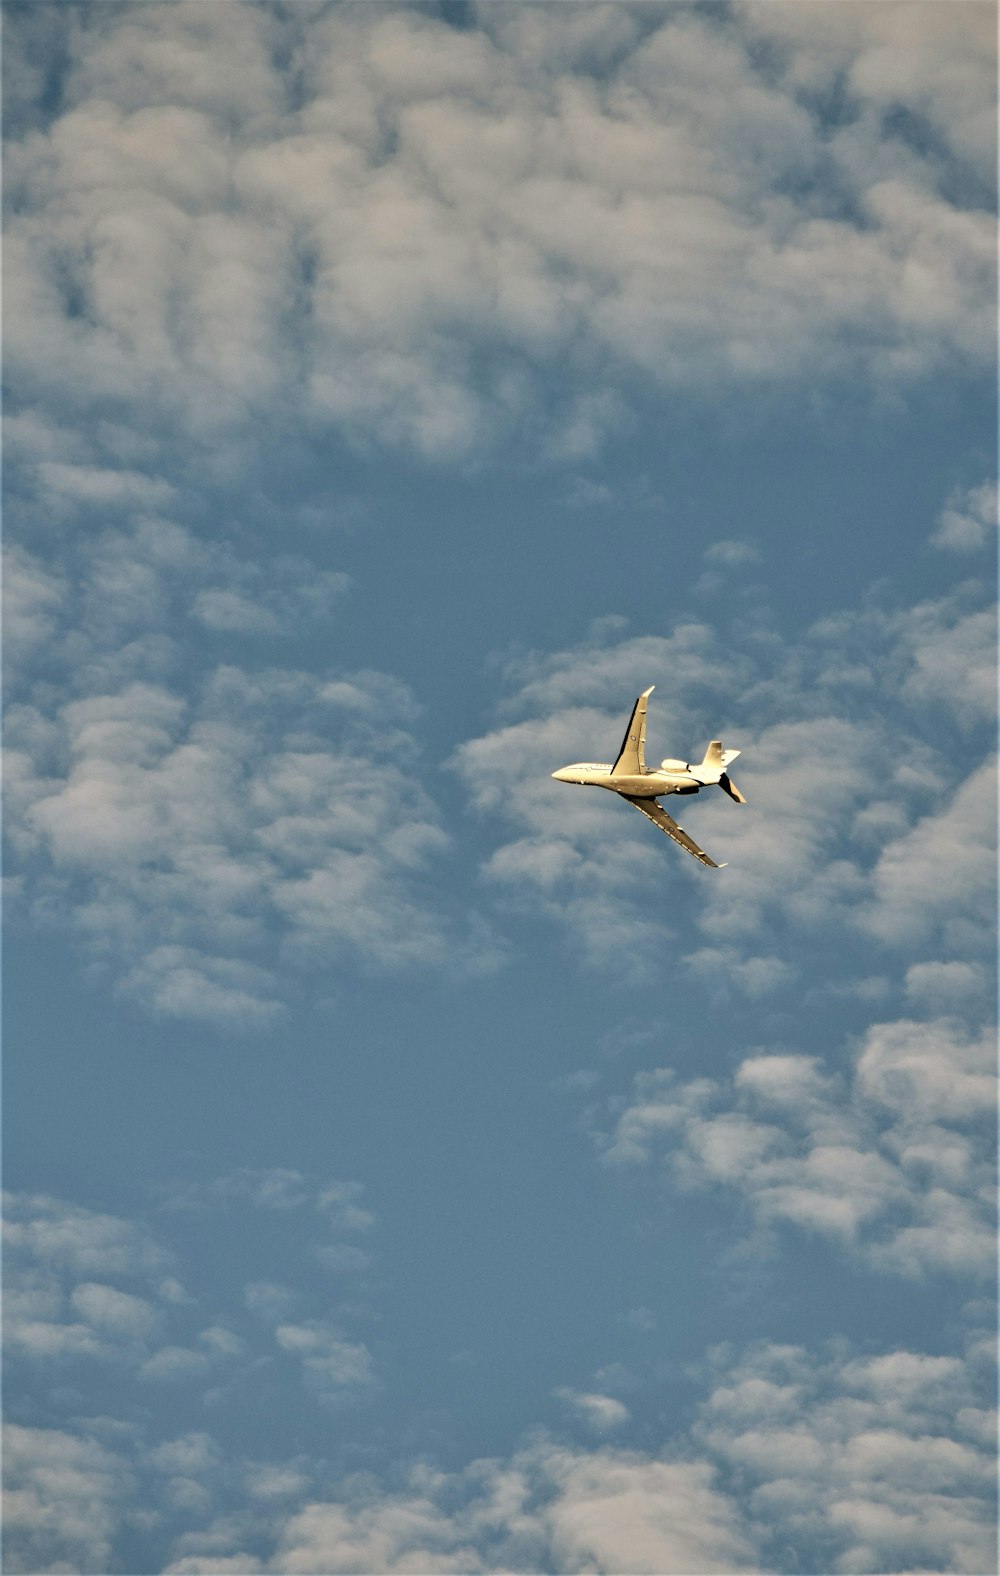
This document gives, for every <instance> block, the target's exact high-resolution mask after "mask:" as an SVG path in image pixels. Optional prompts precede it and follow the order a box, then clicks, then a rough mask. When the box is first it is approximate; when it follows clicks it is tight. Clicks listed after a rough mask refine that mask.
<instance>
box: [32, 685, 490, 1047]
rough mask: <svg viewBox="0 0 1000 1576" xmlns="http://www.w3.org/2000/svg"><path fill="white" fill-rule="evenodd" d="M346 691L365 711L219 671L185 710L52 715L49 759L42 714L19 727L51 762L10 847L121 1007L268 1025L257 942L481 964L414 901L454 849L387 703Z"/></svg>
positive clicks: (384, 689) (264, 971) (157, 694)
mask: <svg viewBox="0 0 1000 1576" xmlns="http://www.w3.org/2000/svg"><path fill="white" fill-rule="evenodd" d="M353 683H354V687H355V689H356V690H357V691H358V693H360V694H362V695H363V696H364V698H365V703H366V704H365V709H364V711H363V712H353V713H352V712H351V711H347V710H345V709H343V708H341V707H338V706H337V704H336V696H331V697H330V700H329V701H328V700H327V698H326V693H325V691H326V685H325V681H324V680H322V679H314V678H311V677H309V676H308V675H306V674H302V673H294V672H282V671H280V670H279V671H271V672H264V673H262V674H258V675H254V674H251V673H247V672H243V671H241V670H239V669H236V668H232V667H228V668H221V669H218V670H217V671H216V673H215V674H213V675H211V676H210V678H209V680H208V682H207V684H206V685H205V687H204V689H203V692H202V696H201V699H200V702H196V703H195V704H193V705H192V704H191V703H189V702H187V701H185V699H184V698H182V696H181V695H179V694H177V693H175V692H173V691H171V690H169V689H167V688H166V687H164V686H163V685H153V684H142V683H133V684H130V685H128V686H127V687H125V688H123V689H120V690H118V691H116V692H111V693H107V694H103V695H93V696H90V697H88V698H87V699H85V700H79V701H72V702H70V703H69V704H67V705H66V706H64V707H63V708H62V710H61V712H60V714H59V718H58V725H59V738H58V746H57V748H56V749H55V750H53V746H52V741H51V738H50V736H49V735H48V734H46V733H45V732H44V729H43V727H42V722H43V719H42V718H41V717H40V716H39V714H38V713H37V712H36V711H35V710H34V709H32V708H24V709H23V710H22V711H21V712H19V713H17V714H16V715H15V717H14V718H13V719H12V727H11V732H12V734H13V737H11V739H10V742H11V744H12V745H13V746H14V747H15V749H16V746H17V745H18V743H23V746H24V754H25V755H26V756H27V757H28V759H29V760H30V759H31V757H32V755H34V758H35V759H36V760H37V761H38V763H39V767H38V770H39V771H40V770H41V767H42V762H43V756H42V755H40V754H39V751H40V750H41V749H42V748H43V747H44V749H45V750H46V751H47V752H48V754H47V755H45V756H44V761H45V764H47V763H48V761H49V759H52V761H53V765H55V764H56V762H58V763H59V770H58V775H52V776H48V777H44V776H41V775H36V774H34V773H33V771H32V769H31V767H30V766H29V767H28V768H27V769H26V770H25V771H24V772H23V773H22V775H21V782H22V792H21V799H22V801H24V807H23V812H22V819H21V822H20V826H15V827H14V828H12V831H13V835H14V837H15V838H16V839H17V840H18V843H19V846H20V848H21V849H22V851H24V852H26V853H29V854H34V855H35V856H36V860H37V863H36V865H35V873H36V875H39V876H41V874H42V872H44V870H45V867H46V866H48V869H49V871H50V872H51V874H50V876H49V877H48V878H47V881H46V882H41V881H40V885H44V889H45V891H46V893H47V898H46V901H47V903H48V904H49V905H50V911H51V908H52V907H54V906H55V904H56V902H57V901H58V898H59V895H60V894H65V899H64V900H65V902H66V903H67V904H70V903H71V904H72V909H71V911H70V910H69V909H67V917H71V919H72V922H73V924H74V925H75V926H76V927H77V928H78V930H79V932H80V933H82V935H83V936H84V937H85V938H86V939H87V941H88V942H89V944H90V946H91V947H92V948H93V949H94V950H95V952H96V953H97V954H98V955H99V956H100V955H102V954H103V955H105V956H107V957H108V958H109V960H110V959H112V958H113V959H114V967H115V969H116V972H117V971H120V984H121V988H122V989H123V990H125V991H127V992H128V993H130V994H132V995H135V996H138V997H139V998H140V999H142V1000H144V1001H146V1002H148V1003H150V1004H151V1005H152V1006H153V1007H154V1008H155V1009H157V1010H158V1011H160V1012H163V1013H166V1014H169V1015H171V1016H178V1017H201V1018H205V1019H208V1020H210V1021H214V1022H217V1023H220V1024H231V1025H234V1026H237V1027H239V1026H245V1027H256V1026H266V1025H267V1024H269V1023H270V1022H272V1021H273V1019H274V1016H275V1014H276V1012H277V1011H278V1010H279V1007H280V1000H281V995H282V993H283V991H284V990H285V989H286V988H287V979H288V976H287V972H286V975H285V981H284V982H283V983H280V984H279V980H278V978H277V977H276V975H275V972H274V970H273V968H271V967H265V966H264V965H263V963H262V962H261V961H259V957H258V952H259V951H260V950H261V944H262V942H263V940H264V938H265V936H267V935H269V934H270V935H271V936H272V937H273V936H274V935H275V934H276V935H277V936H278V937H279V938H280V939H279V946H281V947H282V948H283V950H284V954H285V959H286V961H291V962H293V963H294V964H295V965H296V966H297V967H298V966H304V967H306V968H312V967H314V966H316V965H317V964H320V965H322V966H324V967H326V966H328V965H329V962H330V960H331V959H333V958H335V957H338V956H344V955H350V956H352V957H353V958H354V959H355V960H356V961H357V962H358V963H360V964H361V966H362V967H365V968H369V969H373V970H379V969H385V968H388V969H393V968H399V967H403V968H405V967H411V966H415V965H416V966H426V965H431V966H439V967H443V968H445V969H456V970H459V971H461V970H463V969H465V968H468V967H471V968H479V967H483V966H491V959H492V958H493V957H494V952H493V949H492V948H491V946H490V943H489V942H488V940H486V939H484V938H480V937H477V936H476V935H475V934H474V933H473V932H474V927H472V929H470V928H468V927H467V929H466V934H465V937H464V938H462V937H459V936H458V935H457V933H455V931H454V927H453V926H452V924H451V922H450V921H449V919H448V918H447V916H446V915H444V914H443V913H442V912H441V910H440V906H439V905H437V904H432V901H431V899H430V898H429V896H428V895H426V894H425V892H424V890H423V888H422V885H421V879H422V870H423V868H424V867H425V866H426V865H427V864H428V862H429V860H430V859H431V858H432V857H433V856H435V855H438V854H439V853H440V852H441V850H442V849H443V848H444V847H445V845H446V842H447V839H446V837H445V834H444V832H443V831H442V830H441V827H440V824H439V817H438V815H437V812H436V810H435V808H434V806H433V805H432V803H431V801H430V799H429V798H428V796H427V795H426V794H425V793H423V791H422V790H421V788H420V786H419V783H418V781H417V780H416V776H415V767H414V763H415V762H416V761H417V759H418V750H417V746H416V742H415V740H413V739H412V737H411V736H409V735H408V734H407V733H405V732H404V731H403V730H402V729H400V728H398V727H394V726H393V710H394V708H395V695H396V693H397V690H398V686H396V685H389V684H388V681H387V680H385V679H384V678H379V677H377V676H373V675H359V676H355V678H354V680H353ZM405 705H406V699H405V697H404V707H405ZM15 724H16V726H15ZM18 735H20V738H19V737H18ZM331 735H333V737H334V740H335V741H336V742H334V743H331ZM401 757H405V758H406V759H407V762H408V764H407V766H406V767H405V768H404V766H403V765H402V764H401ZM71 894H72V896H71ZM267 951H268V954H269V958H273V957H274V953H275V947H274V942H273V940H272V941H271V942H270V943H269V945H268V948H267Z"/></svg>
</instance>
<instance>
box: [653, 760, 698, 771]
mask: <svg viewBox="0 0 1000 1576" xmlns="http://www.w3.org/2000/svg"><path fill="white" fill-rule="evenodd" d="M660 768H661V770H662V771H665V772H689V771H690V770H691V768H690V766H689V765H688V763H687V761H661V762H660Z"/></svg>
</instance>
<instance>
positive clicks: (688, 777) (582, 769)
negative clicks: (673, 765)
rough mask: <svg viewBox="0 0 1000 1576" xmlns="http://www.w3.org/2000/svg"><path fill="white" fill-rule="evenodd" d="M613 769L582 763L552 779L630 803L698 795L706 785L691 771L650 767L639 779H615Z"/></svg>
mask: <svg viewBox="0 0 1000 1576" xmlns="http://www.w3.org/2000/svg"><path fill="white" fill-rule="evenodd" d="M611 770H612V769H611V767H610V766H608V765H606V764H604V763H602V762H600V761H580V762H579V763H578V764H577V765H576V766H563V767H562V768H561V769H560V770H559V771H557V772H553V773H552V775H553V777H554V778H555V779H556V781H557V782H560V783H579V784H580V785H581V786H582V787H584V788H610V789H611V790H612V791H613V792H614V793H623V794H627V795H628V797H629V798H630V799H657V798H659V797H661V796H662V795H663V794H668V793H697V792H698V790H699V788H704V787H705V784H704V783H701V782H699V781H698V779H697V777H695V776H694V775H693V773H692V772H691V771H690V769H689V768H685V769H684V770H683V771H675V770H670V771H664V770H663V768H662V767H661V768H660V769H659V770H654V768H653V767H650V766H647V767H646V769H645V770H644V771H642V772H640V773H638V774H636V775H630V776H628V777H626V776H623V775H622V774H621V773H620V772H619V773H617V774H616V775H615V776H614V777H612V775H611Z"/></svg>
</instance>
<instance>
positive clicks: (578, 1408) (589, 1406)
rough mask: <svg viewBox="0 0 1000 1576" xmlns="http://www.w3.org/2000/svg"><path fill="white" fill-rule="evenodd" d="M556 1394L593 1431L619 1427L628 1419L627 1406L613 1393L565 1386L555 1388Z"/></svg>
mask: <svg viewBox="0 0 1000 1576" xmlns="http://www.w3.org/2000/svg"><path fill="white" fill-rule="evenodd" d="M556 1395H557V1396H558V1397H559V1399H560V1400H561V1401H565V1403H566V1405H567V1406H568V1407H570V1408H571V1410H572V1411H574V1412H575V1413H576V1414H577V1415H578V1416H579V1417H581V1418H582V1419H583V1421H584V1422H585V1423H586V1424H587V1425H588V1427H590V1428H592V1429H593V1430H594V1432H595V1433H598V1434H604V1433H608V1432H609V1431H610V1430H611V1429H614V1428H621V1427H622V1425H623V1424H624V1423H627V1422H628V1420H629V1409H628V1407H627V1406H626V1405H625V1404H624V1402H622V1401H619V1400H618V1399H617V1398H616V1397H615V1396H613V1395H601V1394H600V1393H599V1392H597V1391H592V1390H591V1391H588V1390H573V1389H571V1388H568V1387H565V1386H564V1387H563V1388H562V1389H560V1390H557V1391H556Z"/></svg>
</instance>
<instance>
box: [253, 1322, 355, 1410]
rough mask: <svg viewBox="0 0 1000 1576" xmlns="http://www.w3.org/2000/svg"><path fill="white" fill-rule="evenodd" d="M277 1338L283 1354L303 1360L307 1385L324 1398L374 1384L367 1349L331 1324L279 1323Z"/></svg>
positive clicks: (303, 1370) (303, 1372) (275, 1334)
mask: <svg viewBox="0 0 1000 1576" xmlns="http://www.w3.org/2000/svg"><path fill="white" fill-rule="evenodd" d="M274 1338H275V1340H276V1342H277V1344H278V1345H279V1346H280V1348H281V1350H282V1351H284V1352H290V1353H291V1354H292V1355H293V1356H295V1357H299V1358H301V1360H302V1374H303V1378H304V1380H305V1382H306V1383H307V1384H308V1385H310V1386H312V1387H313V1388H314V1389H315V1390H316V1391H317V1392H318V1394H319V1395H321V1396H325V1397H330V1398H332V1397H336V1396H338V1395H340V1394H342V1393H344V1392H348V1391H352V1390H355V1389H357V1388H359V1387H361V1388H364V1387H366V1386H368V1385H371V1384H372V1383H373V1382H374V1379H375V1370H374V1366H373V1364H372V1357H371V1353H370V1352H369V1350H368V1348H367V1346H365V1345H364V1343H363V1342H360V1341H348V1340H345V1338H344V1335H343V1332H342V1331H341V1330H339V1329H337V1328H336V1327H335V1326H333V1325H331V1324H329V1323H328V1322H325V1321H323V1320H320V1319H313V1320H310V1321H309V1322H308V1323H307V1324H279V1325H278V1327H277V1329H276V1330H275V1332H274Z"/></svg>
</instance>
